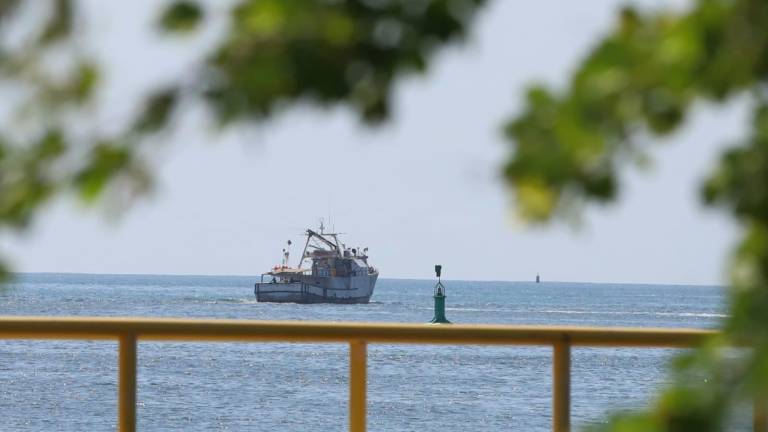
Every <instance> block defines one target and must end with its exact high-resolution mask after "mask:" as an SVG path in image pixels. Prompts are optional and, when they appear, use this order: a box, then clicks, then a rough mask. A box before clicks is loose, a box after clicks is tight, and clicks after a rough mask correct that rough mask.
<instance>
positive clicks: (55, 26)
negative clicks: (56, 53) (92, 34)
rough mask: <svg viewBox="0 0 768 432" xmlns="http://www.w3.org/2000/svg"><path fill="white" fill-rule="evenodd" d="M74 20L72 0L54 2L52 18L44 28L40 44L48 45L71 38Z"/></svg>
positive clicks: (55, 0) (56, 0)
mask: <svg viewBox="0 0 768 432" xmlns="http://www.w3.org/2000/svg"><path fill="white" fill-rule="evenodd" d="M73 19H74V11H73V6H72V0H54V1H53V6H52V11H51V16H50V17H49V18H48V22H47V23H46V24H45V26H44V27H43V32H42V33H41V34H40V38H39V43H40V44H42V45H47V44H50V43H53V42H56V41H57V40H59V39H62V38H64V37H67V36H69V34H70V33H71V32H72V23H73Z"/></svg>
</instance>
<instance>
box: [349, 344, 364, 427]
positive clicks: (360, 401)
mask: <svg viewBox="0 0 768 432" xmlns="http://www.w3.org/2000/svg"><path fill="white" fill-rule="evenodd" d="M367 351H368V349H367V344H366V343H365V342H360V341H354V342H350V344H349V430H350V431H351V432H365V427H366V391H367V390H366V379H367V378H366V373H367V372H366V368H367V364H366V363H367V361H368V359H367V357H368V352H367Z"/></svg>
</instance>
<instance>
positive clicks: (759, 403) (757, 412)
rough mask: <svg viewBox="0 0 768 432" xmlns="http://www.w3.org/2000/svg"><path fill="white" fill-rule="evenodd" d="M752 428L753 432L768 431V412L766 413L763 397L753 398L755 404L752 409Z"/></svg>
mask: <svg viewBox="0 0 768 432" xmlns="http://www.w3.org/2000/svg"><path fill="white" fill-rule="evenodd" d="M752 429H753V430H754V431H755V432H768V413H766V402H765V399H762V398H760V397H757V398H755V406H754V410H753V411H752Z"/></svg>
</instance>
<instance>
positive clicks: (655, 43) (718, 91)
mask: <svg viewBox="0 0 768 432" xmlns="http://www.w3.org/2000/svg"><path fill="white" fill-rule="evenodd" d="M618 18H619V19H618V22H617V24H616V26H615V29H614V30H613V31H611V32H610V34H608V35H607V36H605V37H604V38H603V39H602V41H601V42H600V43H599V44H597V46H596V48H595V49H594V50H593V51H592V52H591V53H590V54H589V55H588V56H587V57H586V59H585V60H584V61H583V63H582V64H581V65H580V67H579V68H578V69H577V70H576V72H575V73H574V74H573V75H572V78H571V80H570V82H569V83H568V85H567V86H565V88H564V89H550V88H546V87H543V86H535V87H533V88H532V89H530V91H529V92H528V97H527V103H526V106H525V108H524V110H523V112H522V113H521V114H520V115H518V116H517V117H516V118H515V119H513V120H511V121H510V122H509V123H508V125H507V127H506V129H505V132H506V135H507V136H508V137H509V139H510V141H511V142H512V143H513V145H514V152H512V153H511V156H510V158H509V160H508V161H507V163H506V165H505V170H504V174H505V176H506V179H507V180H508V182H509V184H510V185H511V186H512V188H513V189H514V190H515V191H516V199H517V204H518V207H517V208H518V210H519V211H520V213H521V216H523V217H524V218H525V219H527V220H531V221H546V220H549V219H550V218H552V217H553V216H557V215H568V214H569V212H571V211H572V209H573V208H574V204H579V203H581V202H584V201H587V200H596V201H609V200H612V199H614V198H615V197H616V196H617V194H618V192H619V182H618V179H617V175H618V172H619V171H620V170H621V169H622V168H623V167H624V166H625V165H628V164H632V163H634V162H635V161H637V160H645V159H646V157H647V156H646V153H647V151H648V150H649V149H648V148H647V147H648V146H647V144H645V145H643V144H642V143H647V142H648V141H649V140H647V139H646V140H641V139H642V138H643V137H649V136H650V137H654V136H656V137H662V136H666V135H669V134H671V133H672V132H674V131H676V130H678V129H679V128H680V126H681V125H682V124H683V123H684V121H685V119H686V115H687V114H688V113H689V112H690V110H691V108H692V106H693V105H694V103H696V102H702V101H704V102H707V103H725V102H728V101H731V100H733V99H736V98H739V100H740V101H743V100H744V99H746V100H747V103H749V104H751V106H752V109H753V121H752V127H751V131H750V133H749V135H748V136H746V137H745V138H744V139H743V140H742V142H740V143H735V145H734V146H733V147H732V148H731V149H729V150H728V151H726V152H725V153H724V154H723V156H722V159H721V162H720V164H719V166H718V167H717V169H716V170H715V172H714V173H712V175H711V176H710V178H709V179H708V181H707V182H706V184H705V185H704V187H703V188H702V197H703V200H704V201H705V202H706V203H709V204H711V205H717V206H721V207H723V208H725V209H728V210H729V211H730V212H732V214H733V216H734V217H735V218H736V219H737V220H738V221H739V222H740V223H741V225H742V226H744V227H745V234H744V239H743V240H742V242H741V245H740V246H739V247H738V249H737V252H736V254H735V256H734V259H733V264H732V275H731V310H730V315H729V316H730V318H729V319H728V320H727V322H726V323H725V333H724V335H723V336H722V337H718V338H714V339H713V340H712V341H710V342H709V343H708V344H707V345H706V346H705V347H702V348H701V349H698V350H696V351H694V352H692V353H690V354H686V355H683V356H681V357H680V358H679V359H678V360H677V363H676V365H675V368H674V371H673V378H674V380H673V385H671V386H670V388H669V389H668V390H666V391H665V392H663V394H662V395H661V396H660V397H659V398H658V400H657V401H656V402H655V406H654V407H653V409H651V410H649V411H648V412H645V413H632V414H626V415H617V416H615V417H614V418H613V419H612V420H611V421H610V422H608V423H607V424H606V425H604V426H602V427H600V428H599V429H601V430H613V431H718V430H727V429H728V428H729V427H730V426H729V425H731V423H729V422H730V421H732V420H733V418H734V416H737V415H738V413H739V412H743V409H744V408H745V407H751V406H752V401H753V400H755V399H756V400H763V401H768V103H767V102H768V100H766V96H768V94H766V89H767V88H768V87H766V84H768V2H766V1H765V0H698V1H695V2H693V3H692V5H691V6H690V8H689V9H688V10H685V11H682V12H665V11H662V12H658V11H657V12H645V13H644V12H643V11H639V10H637V9H633V8H626V9H624V10H623V11H622V12H621V13H620V14H619V17H618ZM743 343H746V344H749V345H753V346H754V349H750V350H747V351H746V352H740V353H738V354H734V352H733V348H730V347H731V346H733V345H738V344H743ZM740 410H741V411H740Z"/></svg>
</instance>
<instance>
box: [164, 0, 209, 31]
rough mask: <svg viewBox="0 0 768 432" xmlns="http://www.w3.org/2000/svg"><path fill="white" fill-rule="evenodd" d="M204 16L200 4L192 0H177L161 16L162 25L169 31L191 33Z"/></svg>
mask: <svg viewBox="0 0 768 432" xmlns="http://www.w3.org/2000/svg"><path fill="white" fill-rule="evenodd" d="M202 17H203V11H202V9H201V8H200V6H199V5H198V4H197V3H195V2H191V1H177V2H176V3H174V4H172V5H171V6H169V7H168V8H167V9H166V10H165V12H163V14H162V16H161V17H160V27H161V28H162V29H163V30H165V31H168V32H174V33H189V32H192V31H193V30H195V29H196V28H197V27H198V25H199V24H200V20H201V19H202Z"/></svg>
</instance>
